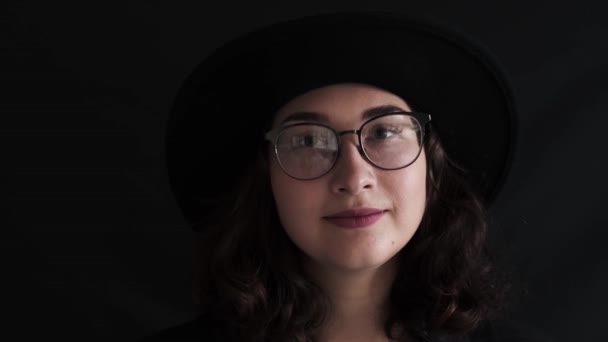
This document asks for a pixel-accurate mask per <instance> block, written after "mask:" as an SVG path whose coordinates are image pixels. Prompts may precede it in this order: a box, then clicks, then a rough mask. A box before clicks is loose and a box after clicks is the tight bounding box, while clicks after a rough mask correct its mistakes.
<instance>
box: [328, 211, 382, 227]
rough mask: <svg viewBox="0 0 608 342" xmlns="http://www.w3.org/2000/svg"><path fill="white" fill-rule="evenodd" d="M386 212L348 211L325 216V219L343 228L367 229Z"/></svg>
mask: <svg viewBox="0 0 608 342" xmlns="http://www.w3.org/2000/svg"><path fill="white" fill-rule="evenodd" d="M385 213H386V211H384V210H378V209H373V210H364V211H356V210H351V211H346V212H341V213H338V214H334V215H332V216H325V217H323V219H325V220H327V221H329V222H331V223H332V224H334V225H336V226H339V227H341V228H349V229H354V228H365V227H369V226H371V225H373V224H374V223H376V222H377V221H378V220H379V219H381V218H382V216H384V214H385Z"/></svg>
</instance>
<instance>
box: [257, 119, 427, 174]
mask: <svg viewBox="0 0 608 342" xmlns="http://www.w3.org/2000/svg"><path fill="white" fill-rule="evenodd" d="M430 121H431V115H430V114H425V113H419V112H392V113H388V114H383V115H380V116H376V117H374V118H372V119H370V120H368V121H366V122H364V123H363V125H361V128H359V129H357V130H346V131H340V132H338V131H336V130H335V129H333V128H332V127H330V126H328V125H324V124H319V123H295V124H290V125H286V126H283V127H279V128H277V129H274V130H271V131H269V132H267V133H266V134H265V136H264V137H265V139H266V140H268V141H270V142H272V143H273V144H274V153H275V155H276V157H277V161H278V162H279V165H280V166H281V169H283V171H284V172H285V173H286V174H287V175H289V176H291V177H293V178H296V179H301V180H310V179H315V178H319V177H321V176H323V175H325V174H326V173H328V172H329V171H330V170H331V169H332V168H333V167H334V165H335V164H336V161H337V160H338V158H339V156H340V137H341V136H343V135H345V134H356V135H357V136H358V138H359V145H358V149H359V153H361V155H362V156H363V157H364V158H365V159H366V160H367V161H368V162H369V163H371V164H372V165H374V166H376V167H378V168H380V169H383V170H397V169H402V168H404V167H407V166H409V165H411V164H412V163H413V162H415V161H416V159H418V156H419V155H420V152H421V151H422V142H423V140H424V134H425V130H424V129H425V128H426V127H427V124H428V123H429V122H430Z"/></svg>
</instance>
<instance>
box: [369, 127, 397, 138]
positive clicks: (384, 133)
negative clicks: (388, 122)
mask: <svg viewBox="0 0 608 342" xmlns="http://www.w3.org/2000/svg"><path fill="white" fill-rule="evenodd" d="M400 132H401V129H399V128H398V127H388V126H381V127H376V128H374V129H373V130H372V134H371V138H372V139H387V138H390V137H392V136H393V135H395V134H399V133H400Z"/></svg>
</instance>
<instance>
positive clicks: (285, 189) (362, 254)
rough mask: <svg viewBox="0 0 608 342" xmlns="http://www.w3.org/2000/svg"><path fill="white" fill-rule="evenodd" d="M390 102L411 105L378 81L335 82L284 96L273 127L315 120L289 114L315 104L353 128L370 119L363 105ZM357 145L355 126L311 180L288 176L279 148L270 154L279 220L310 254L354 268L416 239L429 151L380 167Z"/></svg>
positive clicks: (341, 126) (329, 264) (334, 121)
mask: <svg viewBox="0 0 608 342" xmlns="http://www.w3.org/2000/svg"><path fill="white" fill-rule="evenodd" d="M387 105H392V106H395V107H398V108H400V109H402V110H403V111H411V109H410V108H409V106H408V105H407V103H405V101H404V100H403V99H401V98H400V97H398V96H396V95H394V94H392V93H390V92H387V91H384V90H382V89H379V88H375V87H372V86H369V85H364V84H354V83H348V84H346V83H344V84H335V85H330V86H326V87H321V88H317V89H314V90H312V91H310V92H307V93H304V94H302V95H300V96H298V97H296V98H294V99H292V100H291V101H290V102H288V103H287V104H285V105H284V106H283V107H282V108H280V109H279V111H278V112H277V114H276V117H275V119H274V124H273V128H277V127H280V126H282V125H284V124H287V123H296V122H316V121H314V119H303V118H300V119H297V120H289V121H288V122H284V120H286V119H288V118H289V117H290V116H292V114H294V113H296V112H314V113H318V114H320V116H321V117H322V118H324V121H325V123H326V124H328V125H329V126H331V127H333V128H334V129H336V130H337V131H344V130H355V129H359V128H360V127H361V125H362V124H363V122H365V121H366V120H367V119H364V118H363V117H362V115H363V112H364V111H366V110H368V109H370V108H373V107H379V106H387ZM357 145H358V140H357V136H356V135H355V134H346V135H343V136H341V147H340V148H341V152H340V156H339V158H338V160H337V161H336V164H335V165H334V167H333V168H332V169H331V171H329V173H327V174H325V175H323V176H322V177H320V178H317V179H313V180H298V179H294V178H292V177H290V176H288V175H287V174H285V172H283V170H282V169H281V167H280V166H279V164H278V162H277V160H276V158H275V157H274V155H272V157H271V160H272V162H271V165H270V179H271V184H272V192H273V195H274V199H275V202H276V207H277V210H278V214H279V219H280V222H281V223H282V225H283V227H284V229H285V231H286V233H287V235H288V236H289V237H290V239H291V240H292V241H293V242H294V243H295V244H296V245H297V246H298V247H299V248H300V250H301V251H302V252H304V254H305V255H307V256H308V257H309V258H310V259H309V261H313V264H315V265H318V266H320V267H325V268H331V269H341V270H344V271H356V270H364V269H371V268H377V267H379V266H381V265H383V264H384V263H386V262H387V261H389V260H390V259H391V258H392V257H393V256H395V255H396V254H397V252H399V251H400V250H401V249H402V248H403V247H404V246H405V245H406V244H407V243H408V241H410V239H411V237H412V236H413V234H414V233H415V232H416V229H417V228H418V225H419V224H420V221H421V219H422V216H423V213H424V209H425V199H426V191H425V189H426V185H425V181H426V156H425V154H424V151H422V152H421V154H420V156H419V157H418V159H417V160H416V161H415V162H414V163H413V164H411V165H409V166H408V167H406V168H403V169H398V170H382V169H379V168H377V167H375V166H373V165H371V164H370V163H369V162H368V161H366V160H365V159H364V157H363V156H362V155H361V154H360V152H359V150H358V149H357ZM269 153H272V151H270V152H269ZM362 208H367V209H372V212H377V214H374V215H371V216H360V217H359V218H353V216H358V215H361V214H365V212H362V211H361V209H362ZM336 215H337V216H349V217H346V218H335V216H336ZM332 217H334V218H332Z"/></svg>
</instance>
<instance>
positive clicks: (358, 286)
mask: <svg viewBox="0 0 608 342" xmlns="http://www.w3.org/2000/svg"><path fill="white" fill-rule="evenodd" d="M307 269H308V271H309V272H310V274H311V276H312V277H313V279H315V281H316V282H317V284H318V285H319V286H320V287H321V288H322V289H323V291H324V292H325V294H326V295H327V296H328V297H329V299H330V305H331V307H330V310H329V312H328V316H327V319H326V321H325V322H324V324H323V326H322V327H321V329H320V332H319V334H318V339H317V340H318V341H319V342H325V341H332V342H339V341H350V342H356V341H382V342H385V341H387V338H386V335H385V333H384V321H385V319H386V314H387V312H388V309H389V305H388V304H389V303H388V299H389V295H390V290H391V286H392V284H393V281H394V279H395V275H396V270H397V268H396V259H395V258H393V259H392V260H390V261H389V262H387V263H385V264H384V265H382V266H381V267H379V268H376V269H366V270H343V269H336V268H331V269H330V268H327V267H320V266H319V265H318V264H312V263H311V264H309V265H308V267H307Z"/></svg>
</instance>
